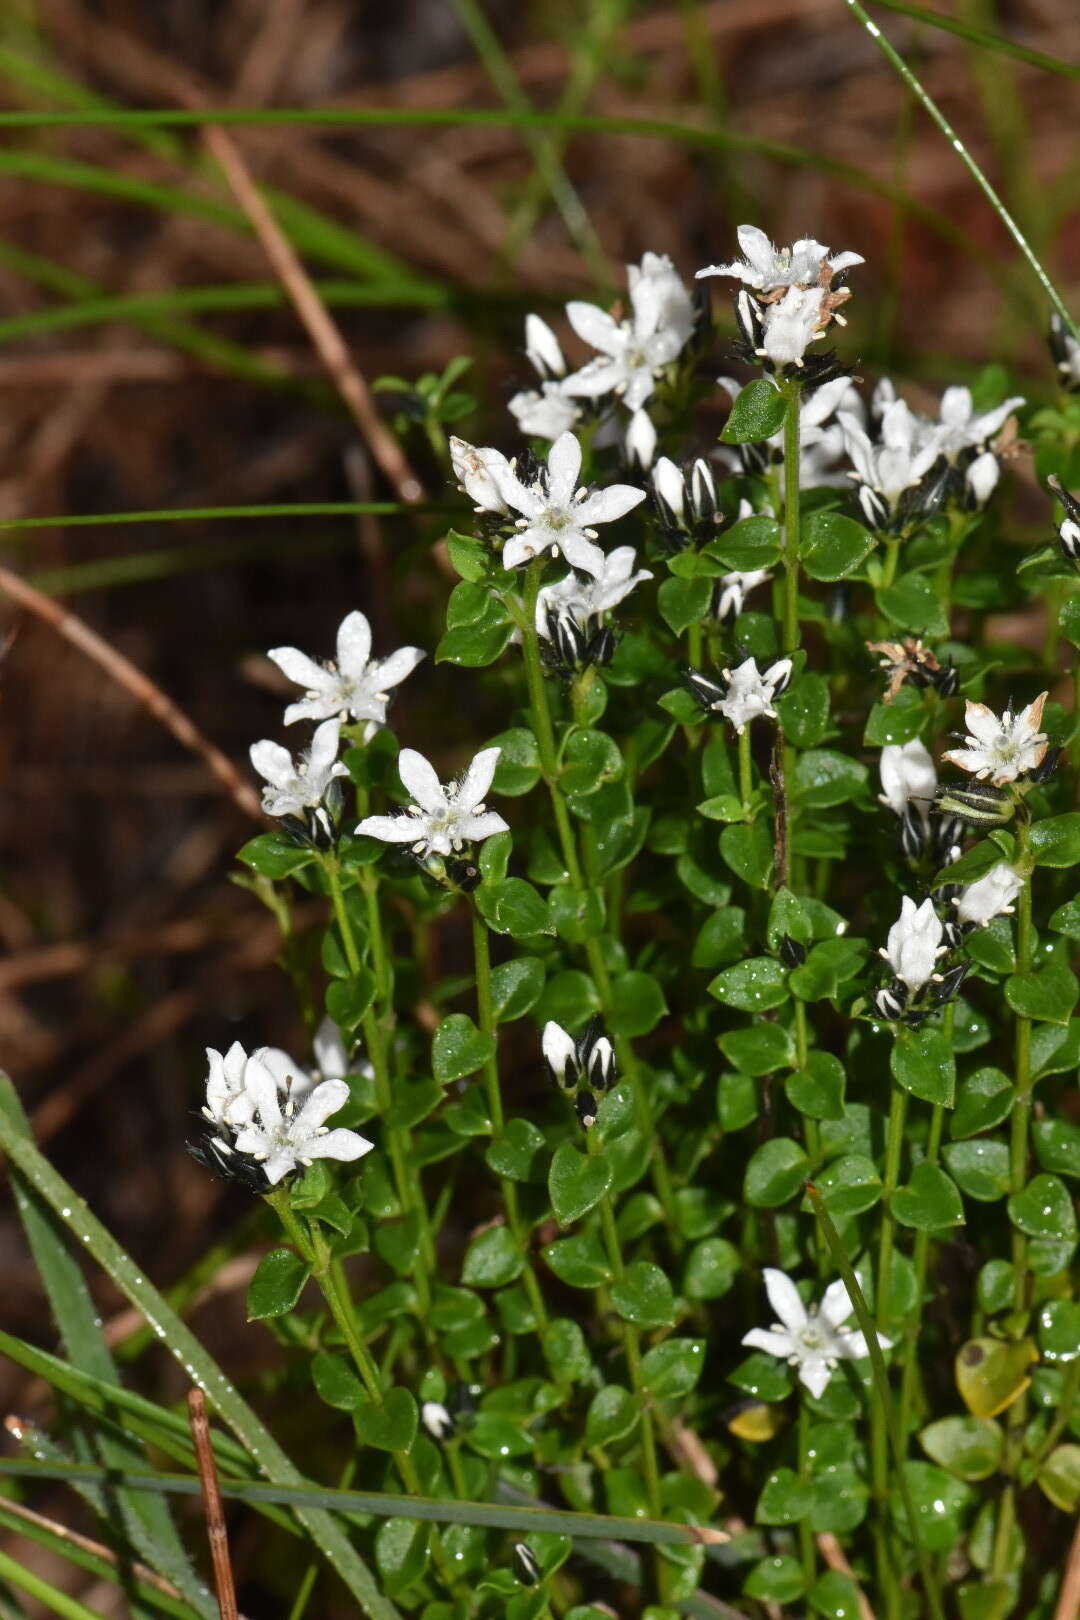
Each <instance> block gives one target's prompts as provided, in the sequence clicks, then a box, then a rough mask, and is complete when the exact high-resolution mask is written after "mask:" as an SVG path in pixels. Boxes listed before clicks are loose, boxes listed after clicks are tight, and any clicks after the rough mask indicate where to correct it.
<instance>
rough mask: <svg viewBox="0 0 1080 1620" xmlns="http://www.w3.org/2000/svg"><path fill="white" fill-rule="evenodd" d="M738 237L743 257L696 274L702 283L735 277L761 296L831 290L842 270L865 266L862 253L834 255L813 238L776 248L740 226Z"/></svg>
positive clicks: (750, 228)
mask: <svg viewBox="0 0 1080 1620" xmlns="http://www.w3.org/2000/svg"><path fill="white" fill-rule="evenodd" d="M736 235H737V236H738V239H739V246H740V248H741V249H742V251H743V255H744V257H743V258H741V259H735V260H734V261H733V262H732V263H731V264H710V265H708V266H706V268H705V269H704V270H699V271H698V273H697V275H698V280H699V281H700V280H701V279H702V277H704V276H732V277H734V278H735V280H736V281H741V282H742V283H743V284H744V286H747V287H749V288H751V289H752V291H754V292H756V293H759V294H767V293H774V292H777V291H778V290H779V289H781V288H785V287H812V286H821V287H824V288H828V287H830V286H831V285H832V282H833V279H834V278H835V277H836V276H838V275H839V274H840V273H841V271H843V270H850V269H851V268H853V266H855V265H857V264H863V263H865V260H864V259H863V257H862V254H861V253H850V252H848V253H837V254H835V255H833V254H831V251H830V249H829V248H827V247H825V246H823V244H822V243H821V242H815V241H814V239H813V237H802V238H800V240H799V241H798V242H796V243H795V245H794V246H793V247H789V248H777V247H774V246H773V244H772V242H770V240H769V238H768V237H767V236H766V235H765V232H764V231H762V230H759V229H758V227H757V226H756V225H740V226H739V228H738V231H737V232H736Z"/></svg>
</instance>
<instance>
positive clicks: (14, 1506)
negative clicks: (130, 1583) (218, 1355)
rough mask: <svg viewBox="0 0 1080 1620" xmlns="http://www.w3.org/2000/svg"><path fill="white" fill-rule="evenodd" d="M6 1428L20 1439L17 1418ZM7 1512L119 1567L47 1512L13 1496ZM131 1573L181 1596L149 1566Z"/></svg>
mask: <svg viewBox="0 0 1080 1620" xmlns="http://www.w3.org/2000/svg"><path fill="white" fill-rule="evenodd" d="M141 1320H142V1318H141V1317H140V1321H141ZM12 1425H14V1426H12ZM5 1428H7V1430H8V1433H9V1434H15V1435H16V1436H17V1434H18V1431H19V1420H18V1419H17V1418H16V1419H14V1420H10V1419H9V1420H8V1422H7V1423H6V1424H5ZM4 1512H5V1513H10V1514H11V1516H12V1517H13V1518H16V1519H22V1520H23V1522H24V1523H25V1524H32V1525H36V1526H37V1527H38V1528H39V1529H41V1530H48V1531H49V1532H50V1533H51V1534H52V1535H54V1536H55V1537H56V1538H57V1540H58V1541H66V1542H67V1543H68V1544H69V1545H70V1546H72V1547H79V1548H81V1549H82V1551H83V1552H88V1553H91V1554H92V1555H93V1556H94V1557H95V1558H100V1559H101V1561H102V1563H105V1564H110V1565H111V1566H112V1567H113V1568H114V1569H115V1568H116V1567H117V1566H118V1565H119V1562H120V1560H119V1558H118V1556H117V1554H116V1553H114V1552H113V1550H112V1548H111V1547H106V1546H104V1545H103V1544H102V1543H101V1542H100V1541H93V1540H91V1538H90V1537H89V1536H83V1535H80V1534H79V1532H78V1531H77V1530H69V1529H68V1527H67V1525H66V1524H61V1523H60V1521H59V1520H58V1519H49V1518H46V1516H45V1514H44V1513H35V1512H34V1510H33V1508H28V1507H24V1506H23V1504H22V1503H21V1502H14V1501H12V1499H11V1498H10V1497H5V1498H4ZM128 1571H130V1573H131V1574H132V1575H134V1576H135V1578H136V1579H137V1580H140V1581H142V1582H143V1584H144V1585H146V1586H152V1587H153V1588H154V1589H155V1591H158V1592H164V1593H165V1594H166V1596H168V1597H172V1598H179V1597H180V1596H181V1594H180V1592H179V1591H178V1590H177V1588H176V1587H175V1586H174V1585H173V1584H172V1582H171V1581H167V1580H166V1579H165V1577H164V1575H159V1574H158V1573H157V1571H156V1570H153V1569H149V1568H148V1567H147V1565H146V1564H140V1563H138V1562H135V1563H128V1562H127V1561H126V1560H125V1563H124V1573H125V1575H126V1574H127V1572H128Z"/></svg>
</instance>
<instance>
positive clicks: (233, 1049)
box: [203, 1041, 269, 1126]
mask: <svg viewBox="0 0 1080 1620" xmlns="http://www.w3.org/2000/svg"><path fill="white" fill-rule="evenodd" d="M266 1052H267V1048H266V1047H261V1048H260V1049H259V1050H258V1051H255V1052H251V1053H249V1052H248V1051H247V1050H246V1049H245V1048H244V1047H243V1046H241V1044H240V1042H239V1041H233V1043H232V1045H231V1046H230V1047H229V1050H228V1051H227V1052H226V1053H225V1054H224V1055H222V1053H221V1052H219V1051H217V1050H216V1048H215V1047H213V1046H208V1047H207V1048H206V1061H207V1064H208V1065H209V1072H208V1074H207V1077H206V1105H205V1107H204V1108H203V1117H204V1118H205V1119H208V1120H209V1121H210V1122H211V1124H213V1125H222V1126H236V1125H243V1124H246V1123H247V1122H248V1120H250V1119H251V1116H252V1112H253V1109H254V1104H253V1101H252V1098H251V1094H250V1086H249V1075H251V1076H254V1074H255V1071H256V1070H257V1069H262V1068H264V1067H265V1066H264V1063H263V1059H264V1057H265V1055H266ZM267 1072H269V1070H267Z"/></svg>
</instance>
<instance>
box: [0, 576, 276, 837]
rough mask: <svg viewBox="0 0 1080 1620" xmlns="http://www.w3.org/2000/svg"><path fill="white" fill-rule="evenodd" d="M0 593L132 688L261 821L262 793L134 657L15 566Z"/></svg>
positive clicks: (0, 580) (244, 808)
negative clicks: (62, 605)
mask: <svg viewBox="0 0 1080 1620" xmlns="http://www.w3.org/2000/svg"><path fill="white" fill-rule="evenodd" d="M0 592H2V593H3V594H4V595H5V596H10V597H11V598H12V600H13V601H15V602H18V604H19V606H20V607H24V608H26V609H27V611H28V612H30V613H33V614H34V615H35V617H36V618H39V619H41V620H43V621H44V623H45V624H47V625H50V626H51V627H52V629H53V630H55V631H56V633H57V635H60V636H63V638H64V640H65V641H70V642H71V644H72V646H75V647H78V648H79V649H80V651H81V652H84V653H85V654H86V655H87V657H88V658H91V659H93V661H94V663H95V664H97V665H98V666H99V668H101V669H103V670H104V671H105V673H106V674H107V675H108V676H110V677H111V678H112V679H113V680H114V681H115V682H116V683H117V685H118V686H122V687H123V688H124V690H125V691H126V692H130V694H131V696H132V697H133V698H134V699H135V701H136V703H139V704H141V705H142V707H143V708H144V709H147V710H148V711H149V712H150V713H151V714H152V715H153V716H154V718H155V720H160V721H161V724H162V725H163V726H164V727H165V728H166V730H167V731H171V732H172V734H173V736H174V737H175V738H176V740H177V742H178V743H180V744H181V745H182V746H183V747H184V748H188V749H190V750H191V752H192V753H193V754H197V755H198V756H199V758H200V759H201V760H202V761H203V763H204V764H205V765H206V767H207V769H208V770H209V771H210V773H211V774H212V775H213V776H215V777H216V778H217V780H218V781H219V782H220V784H221V786H222V787H223V788H224V789H225V791H226V793H227V794H228V795H229V797H230V798H231V799H232V801H233V803H234V804H236V805H237V806H238V807H239V809H241V810H242V811H243V812H244V814H245V815H246V816H252V817H253V818H254V819H255V820H256V821H261V820H262V810H261V807H260V804H259V796H258V794H257V793H256V792H255V789H254V788H253V787H252V786H251V785H250V783H248V782H245V781H244V779H243V777H242V776H241V775H240V773H239V771H238V770H237V769H236V766H235V765H234V764H233V763H232V761H231V760H230V759H227V758H226V756H225V755H224V754H223V753H222V752H221V749H220V748H216V747H215V746H214V744H213V743H212V742H210V741H209V740H208V739H207V738H206V737H204V736H203V734H202V732H201V731H200V730H199V729H198V727H197V726H195V725H194V724H193V723H192V722H191V721H190V720H189V719H188V717H187V715H186V714H185V713H184V712H183V710H182V709H179V708H177V706H176V704H175V703H174V702H173V701H172V699H171V698H169V697H166V695H165V693H164V692H163V691H162V690H161V687H160V686H157V685H156V684H155V683H154V682H153V681H152V680H151V679H150V677H149V676H148V675H144V674H143V672H142V670H141V669H137V668H136V666H135V665H134V664H133V663H131V661H130V660H129V659H127V658H125V657H124V655H123V653H119V652H117V650H116V648H115V647H110V645H109V643H108V642H107V641H105V640H104V639H103V637H101V636H99V635H98V633H97V631H96V630H91V628H90V626H89V625H88V624H87V623H86V622H85V621H84V620H83V619H80V618H79V617H78V615H77V614H75V613H72V612H70V611H69V610H68V609H67V608H65V607H61V605H60V603H59V602H57V601H54V599H53V598H52V597H51V596H46V595H45V593H44V592H43V591H39V590H36V589H35V588H34V586H33V585H29V584H27V582H26V580H25V579H23V578H21V576H20V575H18V574H15V573H12V571H11V569H10V568H4V567H2V566H0Z"/></svg>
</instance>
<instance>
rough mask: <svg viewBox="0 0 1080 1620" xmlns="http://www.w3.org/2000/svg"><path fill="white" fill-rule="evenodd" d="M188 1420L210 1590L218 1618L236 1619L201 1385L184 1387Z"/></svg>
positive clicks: (226, 1535)
mask: <svg viewBox="0 0 1080 1620" xmlns="http://www.w3.org/2000/svg"><path fill="white" fill-rule="evenodd" d="M187 1403H188V1420H189V1422H190V1424H191V1439H192V1444H193V1445H194V1447H195V1461H196V1463H197V1465H198V1469H199V1484H200V1485H201V1486H202V1499H203V1511H204V1512H205V1514H206V1539H207V1540H208V1541H209V1543H210V1557H211V1559H212V1560H213V1565H214V1590H215V1591H216V1593H217V1600H218V1610H219V1612H220V1614H221V1620H237V1613H236V1588H235V1586H234V1584H233V1572H232V1561H231V1559H230V1558H229V1532H228V1531H227V1530H226V1528H225V1508H224V1506H223V1504H222V1500H221V1489H220V1487H219V1485H218V1476H217V1464H216V1463H215V1462H214V1448H213V1445H212V1443H211V1440H210V1423H209V1420H208V1419H207V1416H206V1399H205V1397H204V1395H203V1392H202V1390H201V1389H189V1390H188V1398H187Z"/></svg>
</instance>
